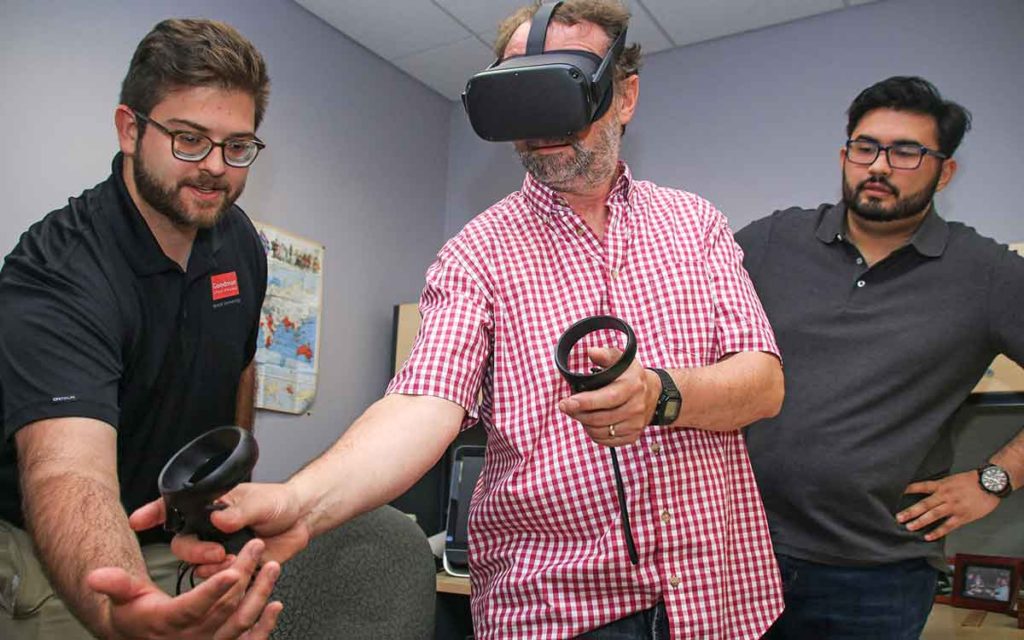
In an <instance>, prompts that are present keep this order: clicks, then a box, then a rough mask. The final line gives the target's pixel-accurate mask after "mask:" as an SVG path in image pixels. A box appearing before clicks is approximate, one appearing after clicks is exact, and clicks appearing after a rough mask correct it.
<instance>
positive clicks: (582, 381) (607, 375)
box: [555, 316, 640, 566]
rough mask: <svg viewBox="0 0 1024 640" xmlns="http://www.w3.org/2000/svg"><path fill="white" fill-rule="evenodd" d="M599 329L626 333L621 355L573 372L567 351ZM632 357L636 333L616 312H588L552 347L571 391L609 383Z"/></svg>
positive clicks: (625, 523) (626, 527)
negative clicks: (600, 366)
mask: <svg viewBox="0 0 1024 640" xmlns="http://www.w3.org/2000/svg"><path fill="white" fill-rule="evenodd" d="M602 329H614V330H616V331H619V332H621V333H624V334H625V335H626V349H625V350H624V351H623V352H622V357H621V358H619V359H618V360H617V361H616V362H615V364H613V365H612V366H610V367H608V368H607V369H599V370H597V371H595V372H594V373H591V374H589V375H587V374H579V373H574V372H573V371H572V370H571V369H569V353H570V352H572V348H573V347H574V346H576V343H577V342H579V341H580V340H582V339H583V337H584V336H587V335H589V334H591V333H593V332H595V331H601V330H602ZM635 358H636V334H634V333H633V328H632V327H630V326H629V325H628V324H626V323H625V322H624V321H622V320H620V319H618V318H616V317H615V316H591V317H589V318H584V319H583V320H580V321H579V322H577V323H576V324H574V325H572V326H571V327H569V328H568V329H566V330H565V333H563V334H562V337H561V338H559V339H558V346H557V347H555V366H556V367H558V372H559V373H561V374H562V377H563V378H565V380H566V382H568V383H569V387H570V388H571V389H572V392H573V393H580V392H581V391H593V390H595V389H600V388H601V387H605V386H608V385H609V384H611V383H612V382H613V381H614V380H615V379H616V378H618V377H619V376H621V375H622V374H623V373H625V371H626V369H628V368H629V365H631V364H632V363H633V360H634V359H635ZM613 426H614V425H612V426H610V427H609V434H610V435H612V436H613V437H614V435H615V432H614V429H613V428H612V427H613ZM609 450H610V451H611V454H612V471H614V472H615V495H616V497H617V498H618V501H619V511H620V512H621V513H622V533H623V535H624V536H625V537H626V550H627V551H628V552H629V561H630V562H631V563H633V565H634V566H636V565H638V564H640V558H639V556H638V554H637V552H636V542H635V541H634V540H633V528H632V527H631V526H630V524H629V509H628V507H627V504H626V489H625V486H624V485H623V483H622V472H621V471H619V456H618V454H617V453H616V452H615V448H614V447H611V448H610V449H609Z"/></svg>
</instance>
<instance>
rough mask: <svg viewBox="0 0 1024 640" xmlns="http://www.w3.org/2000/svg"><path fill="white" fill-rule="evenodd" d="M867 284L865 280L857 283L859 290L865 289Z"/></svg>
mask: <svg viewBox="0 0 1024 640" xmlns="http://www.w3.org/2000/svg"><path fill="white" fill-rule="evenodd" d="M865 284H867V283H866V282H864V281H863V280H858V281H857V288H858V289H860V288H861V287H863V286H864V285H865Z"/></svg>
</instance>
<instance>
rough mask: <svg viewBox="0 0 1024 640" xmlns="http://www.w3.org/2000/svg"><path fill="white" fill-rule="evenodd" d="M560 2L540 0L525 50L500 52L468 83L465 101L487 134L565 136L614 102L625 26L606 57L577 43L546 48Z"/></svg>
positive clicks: (500, 137)
mask: <svg viewBox="0 0 1024 640" xmlns="http://www.w3.org/2000/svg"><path fill="white" fill-rule="evenodd" d="M560 4H562V2H561V0H560V1H559V2H550V3H547V4H544V5H541V7H540V8H539V9H538V10H537V13H536V14H534V16H533V20H532V22H531V23H530V35H529V37H528V39H527V42H526V54H525V55H521V56H511V57H509V58H506V59H505V60H502V59H501V58H499V59H497V60H495V61H494V63H493V64H492V65H491V66H489V67H487V68H486V69H484V70H483V71H481V72H480V73H477V74H476V75H474V76H473V77H472V78H470V79H469V82H467V83H466V91H465V92H464V93H463V94H462V104H463V106H464V107H465V108H466V113H467V114H468V115H469V122H470V124H471V125H472V126H473V131H475V132H476V134H477V135H478V136H480V137H481V138H483V139H484V140H490V141H491V142H505V141H509V140H528V139H557V138H565V137H568V136H571V135H572V134H574V133H576V132H578V131H582V130H583V129H585V128H586V127H587V126H589V125H590V123H592V122H594V121H595V120H597V119H598V118H600V117H601V116H603V115H604V113H605V112H606V111H607V110H608V107H609V106H610V105H611V101H612V74H613V73H614V67H615V60H616V59H617V58H618V57H619V54H620V53H621V52H622V47H623V45H624V43H625V42H626V30H625V29H623V30H622V33H620V34H619V37H617V38H616V39H615V42H613V43H612V45H611V46H610V47H609V48H608V52H607V53H606V54H605V55H604V58H601V57H599V56H597V55H595V54H593V53H590V52H589V51H579V50H574V49H573V50H570V49H566V50H557V51H544V39H545V37H546V36H547V31H548V24H549V23H550V22H551V14H552V13H553V12H554V10H555V9H556V8H557V7H558V5H560Z"/></svg>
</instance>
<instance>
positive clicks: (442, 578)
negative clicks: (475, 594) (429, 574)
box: [437, 571, 469, 596]
mask: <svg viewBox="0 0 1024 640" xmlns="http://www.w3.org/2000/svg"><path fill="white" fill-rule="evenodd" d="M437 592H438V593H454V594H456V595H460V596H468V595H469V578H458V577H456V576H450V575H448V574H447V573H445V572H444V571H439V572H438V573H437Z"/></svg>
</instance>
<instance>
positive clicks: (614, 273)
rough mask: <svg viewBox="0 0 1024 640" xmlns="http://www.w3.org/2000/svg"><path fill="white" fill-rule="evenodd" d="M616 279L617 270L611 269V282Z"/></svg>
mask: <svg viewBox="0 0 1024 640" xmlns="http://www.w3.org/2000/svg"><path fill="white" fill-rule="evenodd" d="M618 279H619V270H618V269H612V280H618Z"/></svg>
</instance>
